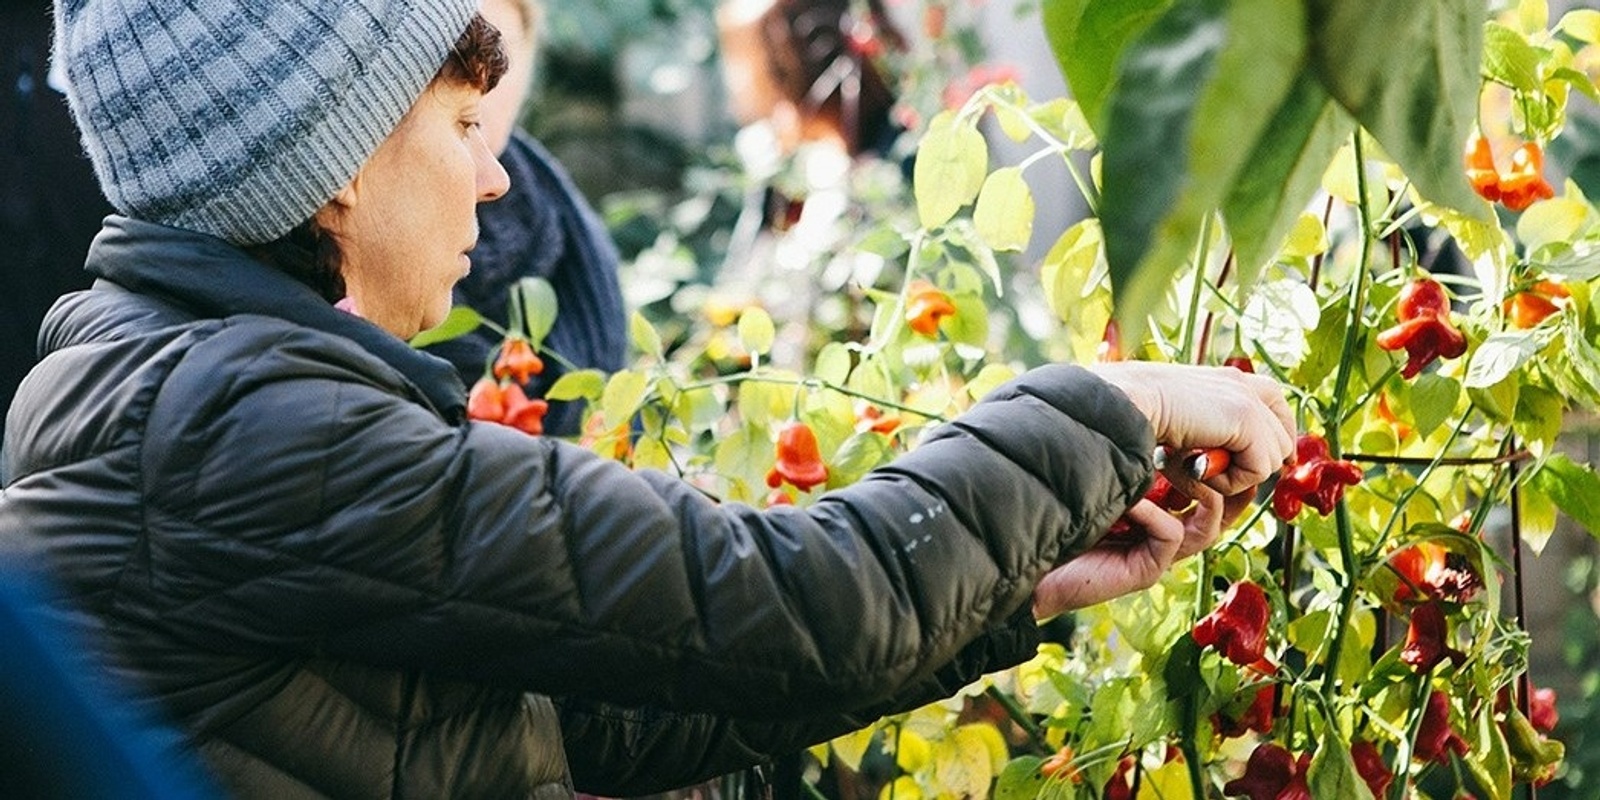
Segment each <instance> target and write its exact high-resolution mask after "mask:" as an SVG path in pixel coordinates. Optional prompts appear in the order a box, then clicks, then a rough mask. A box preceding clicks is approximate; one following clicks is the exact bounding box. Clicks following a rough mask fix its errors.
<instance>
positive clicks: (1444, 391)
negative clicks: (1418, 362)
mask: <svg viewBox="0 0 1600 800" xmlns="http://www.w3.org/2000/svg"><path fill="white" fill-rule="evenodd" d="M1460 399H1461V384H1459V383H1457V382H1456V381H1455V380H1454V379H1452V378H1446V377H1445V376H1443V375H1440V374H1438V373H1433V372H1429V373H1424V374H1422V375H1418V376H1417V379H1416V380H1415V381H1413V382H1412V384H1411V403H1410V409H1411V418H1412V420H1414V421H1415V422H1416V423H1417V433H1418V434H1419V435H1422V436H1427V435H1428V434H1431V433H1433V432H1434V430H1436V429H1437V428H1438V427H1439V426H1440V425H1441V424H1443V423H1444V421H1445V420H1446V419H1449V417H1450V415H1451V413H1453V412H1454V411H1455V410H1456V402H1457V401H1458V400H1460Z"/></svg>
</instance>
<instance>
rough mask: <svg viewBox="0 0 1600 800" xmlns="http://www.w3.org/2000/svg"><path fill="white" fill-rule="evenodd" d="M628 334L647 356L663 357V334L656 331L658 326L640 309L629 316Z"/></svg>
mask: <svg viewBox="0 0 1600 800" xmlns="http://www.w3.org/2000/svg"><path fill="white" fill-rule="evenodd" d="M628 335H629V338H631V339H633V346H634V347H637V348H639V352H641V353H644V354H645V355H647V356H655V357H656V358H660V357H661V334H659V333H657V332H656V326H654V325H651V324H650V320H648V319H645V316H644V315H643V314H641V313H639V312H638V311H635V312H633V315H632V316H631V317H629V318H628Z"/></svg>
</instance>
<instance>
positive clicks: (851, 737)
mask: <svg viewBox="0 0 1600 800" xmlns="http://www.w3.org/2000/svg"><path fill="white" fill-rule="evenodd" d="M875 733H877V730H876V729H875V728H863V729H861V730H859V731H856V732H855V733H847V734H845V735H843V736H840V737H838V738H836V739H834V740H833V743H832V744H833V753H834V755H836V756H838V757H839V760H840V761H841V762H843V763H844V764H845V766H848V767H849V768H851V769H853V770H860V769H861V758H862V756H865V755H866V754H867V746H868V745H870V744H871V743H872V736H873V734H875Z"/></svg>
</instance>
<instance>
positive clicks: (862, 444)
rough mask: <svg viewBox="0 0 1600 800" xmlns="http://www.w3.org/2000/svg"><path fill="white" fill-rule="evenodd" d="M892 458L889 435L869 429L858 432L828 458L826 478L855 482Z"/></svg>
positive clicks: (842, 482) (840, 482) (835, 480)
mask: <svg viewBox="0 0 1600 800" xmlns="http://www.w3.org/2000/svg"><path fill="white" fill-rule="evenodd" d="M892 458H894V450H893V448H891V447H889V437H887V436H884V435H883V434H881V433H872V432H871V431H868V432H866V433H858V434H855V435H853V436H851V437H850V438H848V439H846V440H845V441H844V444H842V445H840V446H839V449H838V450H837V451H835V452H834V454H833V457H832V458H830V459H829V460H828V479H829V480H830V481H833V482H835V483H839V484H850V483H855V482H856V481H857V480H858V479H860V478H861V476H862V475H865V474H867V473H868V472H870V471H872V470H873V469H875V468H877V467H879V466H881V465H883V464H886V463H888V462H889V460H890V459H892Z"/></svg>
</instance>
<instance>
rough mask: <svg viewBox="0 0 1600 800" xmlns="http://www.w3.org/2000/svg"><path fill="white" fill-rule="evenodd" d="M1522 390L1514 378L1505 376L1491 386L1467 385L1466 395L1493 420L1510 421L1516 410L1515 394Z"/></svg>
mask: <svg viewBox="0 0 1600 800" xmlns="http://www.w3.org/2000/svg"><path fill="white" fill-rule="evenodd" d="M1521 391H1522V383H1521V381H1518V380H1517V379H1516V378H1506V379H1505V380H1502V381H1500V382H1499V383H1496V384H1494V385H1493V386H1484V387H1477V386H1468V387H1467V397H1470V398H1472V402H1473V404H1474V405H1476V406H1477V407H1478V410H1479V411H1482V412H1483V413H1484V414H1485V415H1486V416H1488V417H1489V419H1492V420H1494V421H1495V422H1510V421H1511V418H1512V416H1513V415H1515V414H1516V411H1517V395H1518V394H1520V393H1521Z"/></svg>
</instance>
